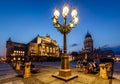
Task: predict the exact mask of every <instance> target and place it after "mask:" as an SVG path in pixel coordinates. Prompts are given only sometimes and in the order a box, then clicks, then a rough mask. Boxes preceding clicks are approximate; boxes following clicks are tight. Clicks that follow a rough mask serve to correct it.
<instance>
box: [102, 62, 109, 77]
mask: <svg viewBox="0 0 120 84" xmlns="http://www.w3.org/2000/svg"><path fill="white" fill-rule="evenodd" d="M100 77H101V78H104V79H108V75H107V65H106V64H100Z"/></svg>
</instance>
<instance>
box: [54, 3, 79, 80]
mask: <svg viewBox="0 0 120 84" xmlns="http://www.w3.org/2000/svg"><path fill="white" fill-rule="evenodd" d="M68 14H69V7H68V5H64V6H63V9H62V16H63V19H64V23H63V24H61V23H60V22H59V21H58V18H59V16H60V12H59V10H58V9H55V10H54V16H53V18H52V22H53V24H54V26H55V28H56V29H57V30H58V31H59V32H60V33H62V34H63V39H64V45H63V49H64V53H63V56H62V57H61V69H60V71H59V74H58V75H53V76H54V77H57V78H61V79H64V80H69V79H71V78H75V77H77V75H72V74H71V70H70V67H69V60H68V59H69V57H68V56H67V43H66V36H67V34H68V33H69V32H70V31H71V30H72V28H74V27H75V26H76V25H77V23H78V16H77V9H75V8H73V9H72V12H71V16H72V20H71V21H70V22H69V23H68V24H67V16H68Z"/></svg>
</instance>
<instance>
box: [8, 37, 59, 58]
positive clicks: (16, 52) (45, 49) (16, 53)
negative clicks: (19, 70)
mask: <svg viewBox="0 0 120 84" xmlns="http://www.w3.org/2000/svg"><path fill="white" fill-rule="evenodd" d="M6 48H7V50H6V57H7V60H13V59H17V60H18V59H19V60H22V59H23V58H24V56H29V57H32V59H33V60H40V58H41V57H44V56H47V57H59V54H60V48H59V46H58V45H57V43H56V41H55V40H53V39H52V38H51V37H50V36H49V35H46V36H44V37H43V36H39V35H38V36H37V37H35V38H34V39H33V40H32V41H30V42H29V43H27V44H24V43H18V42H13V41H12V40H11V38H9V39H8V40H7V42H6ZM23 60H24V59H23Z"/></svg>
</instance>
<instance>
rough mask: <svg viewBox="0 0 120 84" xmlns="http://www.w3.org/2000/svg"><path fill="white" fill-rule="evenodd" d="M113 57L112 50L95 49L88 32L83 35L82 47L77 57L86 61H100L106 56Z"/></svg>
mask: <svg viewBox="0 0 120 84" xmlns="http://www.w3.org/2000/svg"><path fill="white" fill-rule="evenodd" d="M109 57H110V58H113V57H114V52H113V51H112V50H102V49H100V48H99V49H96V48H94V45H93V39H92V36H91V34H90V33H89V32H87V34H86V35H85V40H84V48H82V50H80V54H79V58H80V59H81V60H83V59H87V60H88V61H100V60H103V59H106V58H109Z"/></svg>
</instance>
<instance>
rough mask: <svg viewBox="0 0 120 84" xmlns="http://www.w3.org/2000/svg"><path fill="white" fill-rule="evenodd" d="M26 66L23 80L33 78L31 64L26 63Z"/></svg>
mask: <svg viewBox="0 0 120 84" xmlns="http://www.w3.org/2000/svg"><path fill="white" fill-rule="evenodd" d="M24 65H25V68H24V71H23V78H28V77H30V76H31V71H30V68H31V67H30V66H31V62H26V63H25V64H24Z"/></svg>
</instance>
